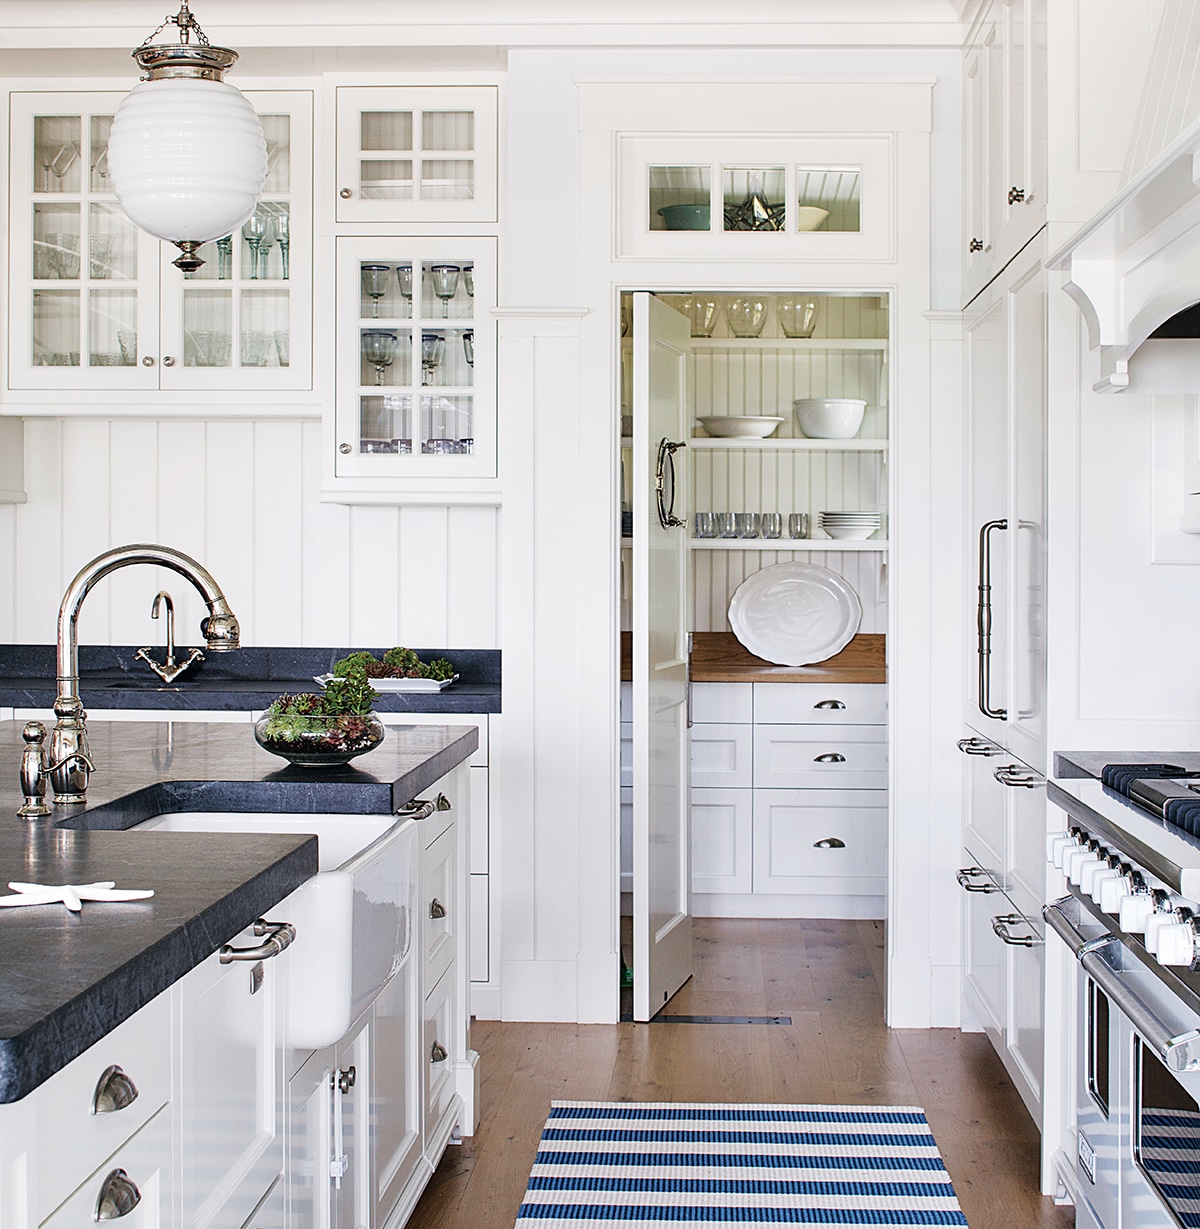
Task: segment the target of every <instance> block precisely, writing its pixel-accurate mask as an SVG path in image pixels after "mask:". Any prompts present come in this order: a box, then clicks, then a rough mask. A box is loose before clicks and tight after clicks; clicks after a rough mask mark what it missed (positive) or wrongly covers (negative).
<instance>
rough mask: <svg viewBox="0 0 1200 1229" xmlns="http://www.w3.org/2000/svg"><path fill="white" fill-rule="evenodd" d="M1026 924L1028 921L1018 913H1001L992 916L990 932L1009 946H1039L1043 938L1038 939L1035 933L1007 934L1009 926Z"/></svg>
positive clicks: (1043, 940) (1043, 941)
mask: <svg viewBox="0 0 1200 1229" xmlns="http://www.w3.org/2000/svg"><path fill="white" fill-rule="evenodd" d="M1022 924H1024V925H1026V926H1028V925H1029V923H1028V922H1027V921H1026V920H1025V918H1023V917H1022V916H1021V915H1020V914H1019V913H1001V914H1000V915H999V916H998V917H994V918H992V933H993V934H995V936H996V938H997V939H1000V940H1001V941H1002V942H1004V943H1007V944H1008V946H1009V947H1041V945H1042V944H1043V943H1045V941H1046V940H1045V939H1040V938H1039V937H1038V936H1037V935H1036V934H1033V935H1013V934H1009V932H1008V928H1009V927H1010V926H1020V925H1022Z"/></svg>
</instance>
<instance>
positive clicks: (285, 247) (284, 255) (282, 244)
mask: <svg viewBox="0 0 1200 1229" xmlns="http://www.w3.org/2000/svg"><path fill="white" fill-rule="evenodd" d="M291 235H292V217H291V214H289V213H288V211H287V207H286V206H283V207H281V208H279V209H278V210H277V211H276V213H275V241H276V242H277V243H278V244H279V260H280V263H281V265H282V267H283V280H284V281H285V282H286V281H287V280H288V266H289V257H290V255H291V249H292V237H291Z"/></svg>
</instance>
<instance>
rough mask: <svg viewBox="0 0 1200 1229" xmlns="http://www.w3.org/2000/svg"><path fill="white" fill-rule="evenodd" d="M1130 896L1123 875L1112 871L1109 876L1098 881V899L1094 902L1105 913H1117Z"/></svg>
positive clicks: (1127, 882) (1126, 881) (1127, 884)
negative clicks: (1111, 874)
mask: <svg viewBox="0 0 1200 1229" xmlns="http://www.w3.org/2000/svg"><path fill="white" fill-rule="evenodd" d="M1131 896H1132V893H1131V892H1130V890H1129V881H1128V880H1127V879H1126V878H1125V876H1124V875H1120V874H1115V873H1114V875H1113V876H1112V877H1111V878H1107V879H1102V880H1101V881H1100V899H1099V900H1098V901H1096V904H1098V905H1099V906H1100V908H1101V909H1102V910H1103V911H1104V912H1105V913H1118V912H1119V911H1120V910H1121V907H1122V905H1123V904H1124V902H1125V901H1127V900H1129V899H1130V897H1131Z"/></svg>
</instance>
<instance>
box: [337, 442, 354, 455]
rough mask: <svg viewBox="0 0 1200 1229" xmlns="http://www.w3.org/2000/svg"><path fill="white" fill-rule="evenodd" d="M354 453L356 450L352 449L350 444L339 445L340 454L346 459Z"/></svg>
mask: <svg viewBox="0 0 1200 1229" xmlns="http://www.w3.org/2000/svg"><path fill="white" fill-rule="evenodd" d="M353 451H354V449H353V448H351V447H350V445H349V444H339V445H338V452H340V453H341V454H342V456H344V457H348V456H349V455H350V454H351V453H352V452H353Z"/></svg>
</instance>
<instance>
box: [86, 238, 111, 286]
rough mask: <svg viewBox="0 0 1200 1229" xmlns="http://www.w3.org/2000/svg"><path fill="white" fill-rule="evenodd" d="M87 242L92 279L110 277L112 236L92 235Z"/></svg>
mask: <svg viewBox="0 0 1200 1229" xmlns="http://www.w3.org/2000/svg"><path fill="white" fill-rule="evenodd" d="M89 242H90V245H91V266H92V277H95V278H108V277H112V273H113V271H112V256H113V236H112V235H97V234H93V235H92V237H91V239H90V240H89Z"/></svg>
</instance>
